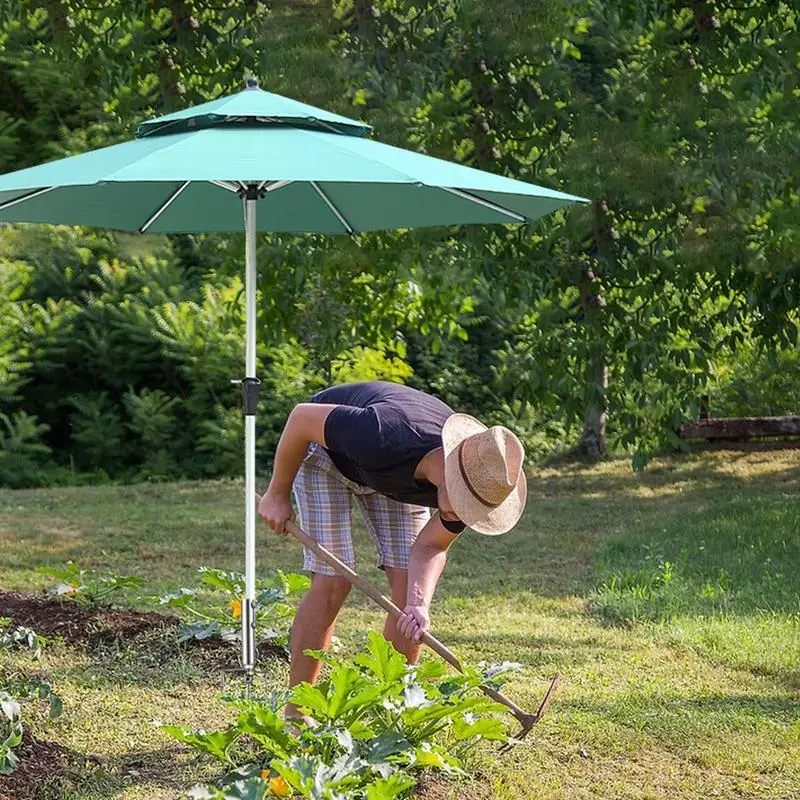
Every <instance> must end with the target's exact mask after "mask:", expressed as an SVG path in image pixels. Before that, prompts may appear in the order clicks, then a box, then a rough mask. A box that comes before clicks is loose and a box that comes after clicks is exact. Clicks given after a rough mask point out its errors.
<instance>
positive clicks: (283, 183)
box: [265, 181, 294, 192]
mask: <svg viewBox="0 0 800 800" xmlns="http://www.w3.org/2000/svg"><path fill="white" fill-rule="evenodd" d="M265 182H266V181H265ZM290 183H294V181H275V183H271V184H270V185H269V186H267V187H266V189H265V191H267V192H274V191H275V190H276V189H283V187H284V186H288V185H289V184H290Z"/></svg>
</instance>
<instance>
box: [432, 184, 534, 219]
mask: <svg viewBox="0 0 800 800" xmlns="http://www.w3.org/2000/svg"><path fill="white" fill-rule="evenodd" d="M439 188H440V189H443V190H444V191H445V192H450V194H454V195H455V196H456V197H460V198H461V199H462V200H469V201H470V202H471V203H477V204H478V205H479V206H483V207H484V208H488V209H490V210H491V211H496V212H497V213H498V214H505V215H506V216H507V217H511V219H513V220H514V221H515V222H527V221H528V220H527V218H526V217H523V216H522V215H521V214H517V212H516V211H511V210H510V209H508V208H503V206H500V205H497V203H493V202H491V200H484V199H483V198H482V197H478V196H477V195H474V194H471V193H470V192H465V191H464V190H463V189H453V188H451V187H449V186H440V187H439Z"/></svg>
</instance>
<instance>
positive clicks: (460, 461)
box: [458, 440, 497, 508]
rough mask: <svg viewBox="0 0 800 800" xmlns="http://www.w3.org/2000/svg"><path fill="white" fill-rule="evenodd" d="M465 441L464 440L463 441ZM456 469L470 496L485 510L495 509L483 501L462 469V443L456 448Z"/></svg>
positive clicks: (493, 504)
mask: <svg viewBox="0 0 800 800" xmlns="http://www.w3.org/2000/svg"><path fill="white" fill-rule="evenodd" d="M464 441H466V440H464ZM458 469H459V471H460V472H461V477H462V478H463V480H464V483H465V485H466V487H467V489H469V492H470V494H471V495H472V496H473V497H474V498H475V499H476V500H477V501H479V502H480V503H483V505H485V506H486V508H497V505H496V504H495V503H489V502H487V501H486V500H484V499H483V498H482V497H481V496H480V495H479V494H478V492H477V491H476V490H475V487H474V486H473V485H472V481H471V480H470V479H469V475H467V471H466V469H464V442H461V444H459V446H458Z"/></svg>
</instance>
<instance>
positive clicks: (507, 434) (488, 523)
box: [442, 414, 528, 536]
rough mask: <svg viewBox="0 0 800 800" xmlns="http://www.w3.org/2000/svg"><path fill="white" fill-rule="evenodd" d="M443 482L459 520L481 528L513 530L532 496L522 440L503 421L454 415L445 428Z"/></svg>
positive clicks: (495, 532)
mask: <svg viewBox="0 0 800 800" xmlns="http://www.w3.org/2000/svg"><path fill="white" fill-rule="evenodd" d="M442 445H443V446H444V484H445V487H446V488H447V494H448V497H449V498H450V503H451V504H452V506H453V510H454V511H455V512H456V514H458V516H459V519H460V520H461V521H462V522H463V523H464V524H466V525H468V526H469V527H470V528H472V529H473V530H476V531H478V533H485V534H487V535H488V536H497V535H498V534H501V533H506V532H507V531H509V530H511V528H513V527H514V526H515V525H516V524H517V522H519V518H520V517H521V516H522V512H523V511H524V510H525V501H526V499H527V497H528V484H527V481H526V480H525V473H524V472H523V470H522V462H523V461H524V459H525V449H524V448H523V446H522V442H520V440H519V439H518V438H517V437H516V436H515V435H514V434H513V433H512V432H511V431H510V430H508V428H504V427H503V426H502V425H495V426H494V427H493V428H487V427H486V426H485V425H484V424H483V423H482V422H480V421H479V420H477V419H475V417H471V416H470V415H469V414H453V415H452V416H451V417H448V419H447V421H446V422H445V423H444V428H443V429H442Z"/></svg>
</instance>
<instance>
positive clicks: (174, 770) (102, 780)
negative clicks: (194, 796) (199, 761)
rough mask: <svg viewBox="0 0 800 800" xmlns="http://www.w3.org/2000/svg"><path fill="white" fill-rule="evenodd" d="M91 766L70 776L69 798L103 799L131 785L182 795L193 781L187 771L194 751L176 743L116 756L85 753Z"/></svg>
mask: <svg viewBox="0 0 800 800" xmlns="http://www.w3.org/2000/svg"><path fill="white" fill-rule="evenodd" d="M86 758H87V759H91V767H88V766H87V768H86V769H84V770H83V772H82V774H80V775H79V776H77V777H73V779H72V784H73V785H72V788H71V793H70V794H68V795H67V797H69V798H75V800H77V798H80V800H105V798H113V797H117V796H118V795H120V794H122V793H123V792H124V791H125V790H126V789H127V788H128V787H130V786H132V785H136V786H141V785H147V786H150V787H152V788H153V789H154V790H155V789H170V790H174V795H173V796H174V797H183V796H185V795H186V792H187V791H188V789H189V788H190V787H191V786H192V785H193V784H194V783H196V782H197V781H196V779H193V776H191V775H189V774H188V773H189V772H190V770H191V768H192V763H191V762H192V761H193V760H195V756H194V754H193V753H191V752H190V751H189V749H188V748H186V747H181V746H179V745H174V746H169V747H163V748H159V749H154V750H133V751H131V752H128V753H123V754H122V755H119V756H111V757H109V756H104V757H102V758H99V757H96V756H89V757H86Z"/></svg>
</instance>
